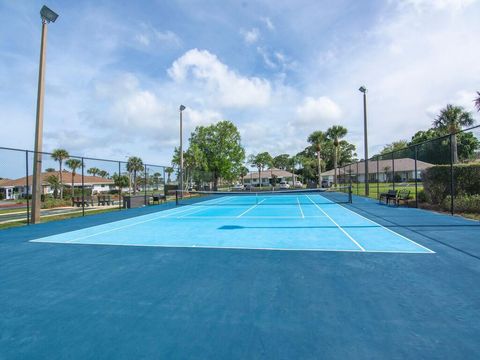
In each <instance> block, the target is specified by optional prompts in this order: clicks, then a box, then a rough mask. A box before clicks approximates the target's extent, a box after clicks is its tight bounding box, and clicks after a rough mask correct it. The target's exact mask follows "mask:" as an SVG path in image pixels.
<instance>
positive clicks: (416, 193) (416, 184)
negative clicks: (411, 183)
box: [414, 145, 418, 208]
mask: <svg viewBox="0 0 480 360" xmlns="http://www.w3.org/2000/svg"><path fill="white" fill-rule="evenodd" d="M414 151H415V207H416V208H418V181H417V172H418V170H417V159H418V146H417V145H415V147H414Z"/></svg>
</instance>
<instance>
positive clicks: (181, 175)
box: [178, 105, 185, 195]
mask: <svg viewBox="0 0 480 360" xmlns="http://www.w3.org/2000/svg"><path fill="white" fill-rule="evenodd" d="M183 110H185V106H183V105H180V179H179V180H178V185H179V186H178V187H179V189H180V190H183V118H182V114H183ZM182 194H183V193H182V192H180V195H182Z"/></svg>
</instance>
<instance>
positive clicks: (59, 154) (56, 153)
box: [51, 149, 70, 199]
mask: <svg viewBox="0 0 480 360" xmlns="http://www.w3.org/2000/svg"><path fill="white" fill-rule="evenodd" d="M51 156H52V159H53V160H55V161H58V167H59V170H60V199H63V174H62V171H63V161H64V160H66V159H68V158H69V157H70V154H69V153H68V151H67V150H65V149H55V150H53V151H52V155H51Z"/></svg>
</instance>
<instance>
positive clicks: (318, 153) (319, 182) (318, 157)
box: [317, 151, 322, 187]
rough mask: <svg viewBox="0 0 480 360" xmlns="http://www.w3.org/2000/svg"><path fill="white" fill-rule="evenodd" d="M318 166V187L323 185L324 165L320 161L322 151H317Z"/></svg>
mask: <svg viewBox="0 0 480 360" xmlns="http://www.w3.org/2000/svg"><path fill="white" fill-rule="evenodd" d="M317 165H318V187H320V186H321V185H322V164H321V160H320V151H317Z"/></svg>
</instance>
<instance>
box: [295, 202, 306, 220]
mask: <svg viewBox="0 0 480 360" xmlns="http://www.w3.org/2000/svg"><path fill="white" fill-rule="evenodd" d="M297 204H298V207H299V208H300V213H301V214H302V219H305V215H304V214H303V210H302V206H301V205H300V200H298V196H297Z"/></svg>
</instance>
